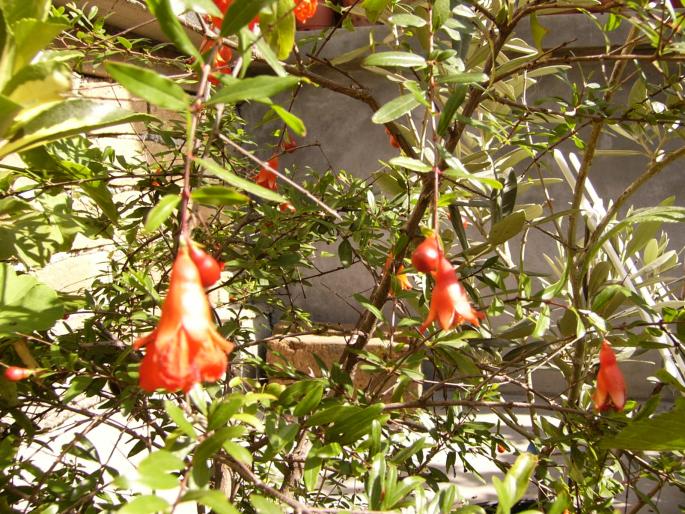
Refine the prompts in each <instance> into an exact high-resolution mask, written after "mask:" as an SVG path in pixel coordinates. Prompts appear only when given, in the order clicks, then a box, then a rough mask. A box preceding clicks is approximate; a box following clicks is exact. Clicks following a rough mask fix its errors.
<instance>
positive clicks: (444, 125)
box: [437, 86, 466, 136]
mask: <svg viewBox="0 0 685 514" xmlns="http://www.w3.org/2000/svg"><path fill="white" fill-rule="evenodd" d="M465 98H466V86H458V87H457V88H456V89H455V90H454V93H452V94H451V95H450V97H449V98H448V99H447V102H446V103H445V107H444V108H443V110H442V112H441V113H440V121H438V129H437V131H438V135H440V136H444V135H445V134H446V133H447V129H448V128H449V126H450V125H451V124H452V119H453V118H454V115H455V114H456V113H457V109H459V107H460V106H461V104H462V103H463V102H464V99H465Z"/></svg>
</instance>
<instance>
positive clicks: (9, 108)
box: [0, 95, 21, 138]
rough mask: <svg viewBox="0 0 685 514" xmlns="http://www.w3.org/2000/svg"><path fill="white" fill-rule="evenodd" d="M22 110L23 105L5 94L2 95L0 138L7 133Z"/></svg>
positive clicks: (0, 99) (0, 97)
mask: <svg viewBox="0 0 685 514" xmlns="http://www.w3.org/2000/svg"><path fill="white" fill-rule="evenodd" d="M20 110H21V105H19V104H18V103H16V102H13V101H12V100H10V99H9V98H7V97H6V96H4V95H0V138H1V137H2V136H4V135H5V133H6V132H7V129H8V128H9V127H10V126H11V125H12V123H13V122H14V117H15V116H16V115H17V113H18V112H19V111H20Z"/></svg>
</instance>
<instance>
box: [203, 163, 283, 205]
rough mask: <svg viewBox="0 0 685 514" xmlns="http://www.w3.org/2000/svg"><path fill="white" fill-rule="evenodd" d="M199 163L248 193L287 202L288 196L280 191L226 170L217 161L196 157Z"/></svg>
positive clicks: (274, 200)
mask: <svg viewBox="0 0 685 514" xmlns="http://www.w3.org/2000/svg"><path fill="white" fill-rule="evenodd" d="M196 161H197V163H198V164H199V165H200V166H202V167H203V168H205V169H207V170H208V171H209V172H211V173H212V174H213V175H214V176H216V177H218V178H220V179H221V180H223V181H225V182H228V183H229V184H231V185H232V186H235V187H237V188H239V189H242V190H244V191H247V192H248V193H251V194H253V195H255V196H258V197H260V198H264V199H265V200H271V201H273V202H286V201H287V200H286V198H285V197H284V196H281V195H279V194H278V193H276V192H274V191H271V190H270V189H266V188H264V187H262V186H258V185H257V184H255V183H254V182H251V181H249V180H245V179H244V178H241V177H239V176H237V175H235V174H234V173H232V172H230V171H228V170H225V169H224V168H222V167H221V166H219V165H218V164H217V163H216V162H214V161H212V160H205V159H196Z"/></svg>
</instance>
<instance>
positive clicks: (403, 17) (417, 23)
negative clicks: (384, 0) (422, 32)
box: [388, 14, 428, 27]
mask: <svg viewBox="0 0 685 514" xmlns="http://www.w3.org/2000/svg"><path fill="white" fill-rule="evenodd" d="M388 21H389V22H390V23H392V24H393V25H397V26H398V27H423V26H425V25H426V24H427V23H428V22H427V21H426V20H424V19H423V18H421V17H420V16H416V15H414V14H393V15H392V16H390V18H389V19H388Z"/></svg>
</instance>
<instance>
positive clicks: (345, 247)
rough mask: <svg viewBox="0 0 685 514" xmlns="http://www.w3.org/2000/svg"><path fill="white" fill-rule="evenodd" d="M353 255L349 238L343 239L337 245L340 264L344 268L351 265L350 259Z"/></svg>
mask: <svg viewBox="0 0 685 514" xmlns="http://www.w3.org/2000/svg"><path fill="white" fill-rule="evenodd" d="M353 256H354V251H353V249H352V244H351V243H350V240H349V239H343V240H342V241H341V242H340V245H339V246H338V258H339V259H340V264H342V265H343V266H345V267H346V268H347V267H349V266H351V265H352V259H353Z"/></svg>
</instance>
